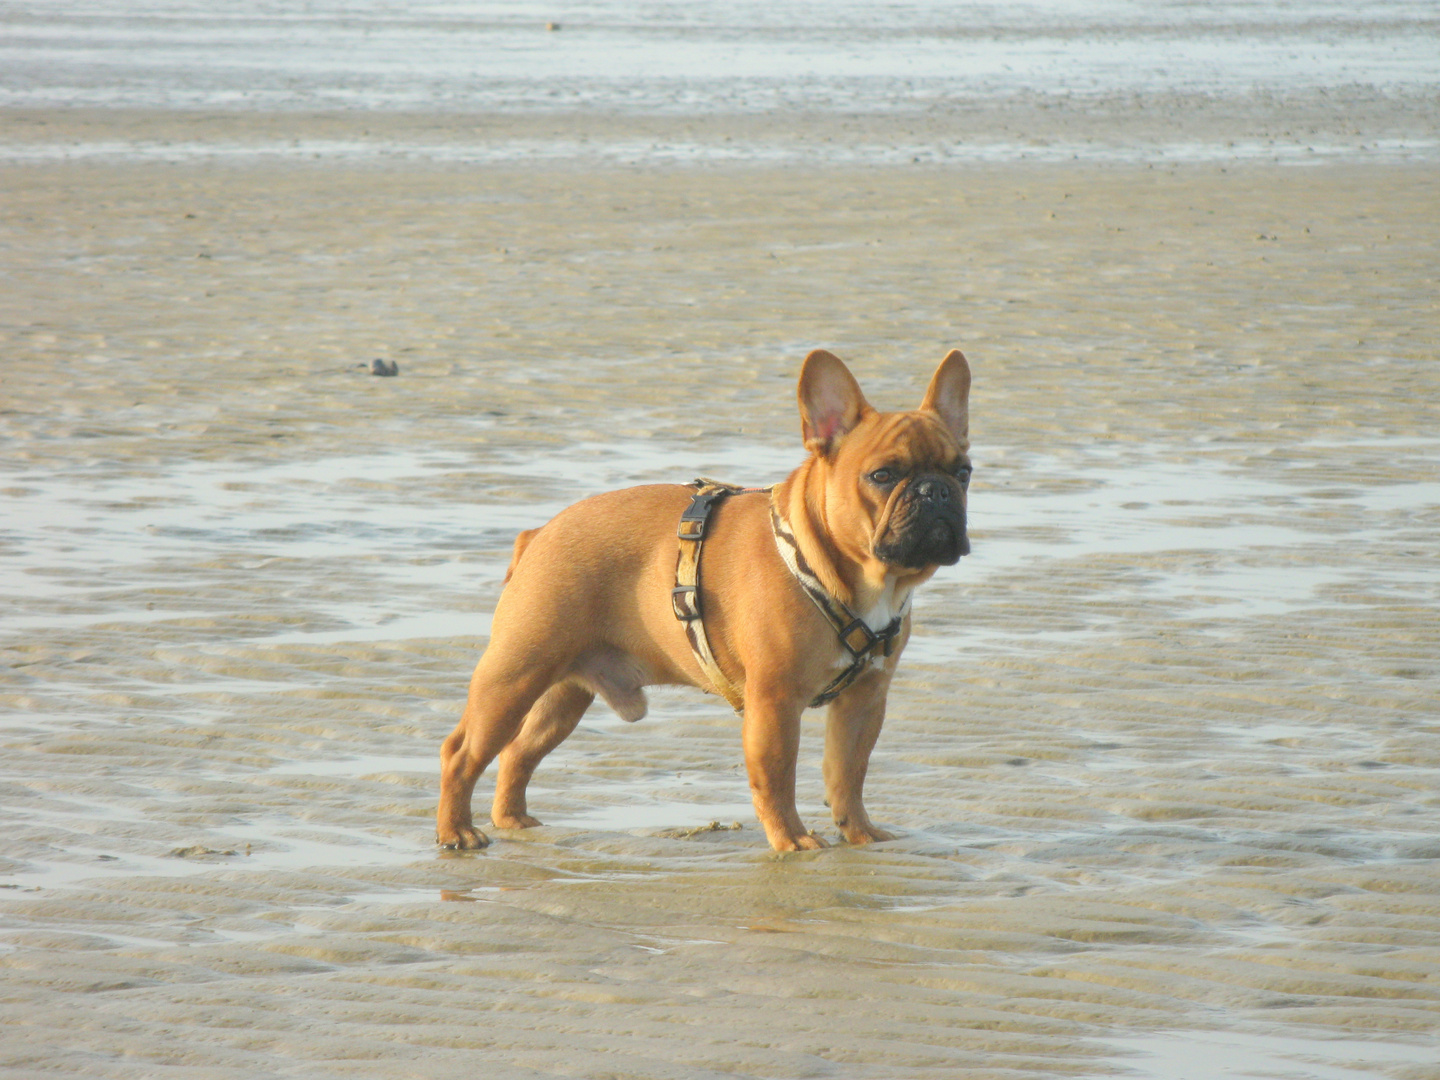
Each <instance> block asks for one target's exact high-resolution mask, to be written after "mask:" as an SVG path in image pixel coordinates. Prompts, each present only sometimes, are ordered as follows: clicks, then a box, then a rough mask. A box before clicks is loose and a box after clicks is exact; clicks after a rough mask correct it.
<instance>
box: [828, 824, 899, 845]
mask: <svg viewBox="0 0 1440 1080" xmlns="http://www.w3.org/2000/svg"><path fill="white" fill-rule="evenodd" d="M840 831H841V832H842V833H843V834H844V836H845V842H846V843H847V844H880V843H883V842H885V841H886V840H894V839H895V834H894V833H892V832H890V831H888V830H886V829H877V828H876V827H875V826H874V825H865V826H861V827H859V828H856V827H855V826H853V825H852V826H849V827H843V826H842V827H841V829H840Z"/></svg>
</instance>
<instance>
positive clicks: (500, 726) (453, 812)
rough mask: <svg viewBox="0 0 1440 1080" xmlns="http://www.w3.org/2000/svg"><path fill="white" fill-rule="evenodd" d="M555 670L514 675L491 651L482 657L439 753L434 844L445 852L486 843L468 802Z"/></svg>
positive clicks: (515, 673)
mask: <svg viewBox="0 0 1440 1080" xmlns="http://www.w3.org/2000/svg"><path fill="white" fill-rule="evenodd" d="M557 674H558V672H556V671H555V670H553V669H548V668H530V669H528V670H526V669H523V668H522V669H521V670H515V667H514V666H512V665H508V664H505V663H504V662H503V661H502V659H501V654H500V651H499V650H498V649H496V648H495V646H494V645H492V646H491V648H490V649H489V650H487V651H486V653H485V655H484V656H483V657H482V658H481V660H480V664H479V665H478V666H477V667H476V669H475V675H474V677H473V678H472V679H471V680H470V698H469V701H468V702H467V703H466V705H465V712H464V714H463V715H462V716H461V717H460V723H458V724H456V725H455V730H454V731H452V732H451V733H450V734H449V735H448V736H447V737H446V739H445V742H444V743H443V744H442V745H441V747H440V805H439V807H438V808H437V810H436V814H435V842H436V843H437V844H439V845H440V846H442V847H449V848H480V847H484V846H485V845H486V844H488V843H490V840H489V838H488V837H487V836H486V835H485V834H484V833H482V832H481V831H480V830H479V829H477V828H475V826H474V824H473V823H472V821H471V818H470V797H471V796H472V795H473V794H474V793H475V783H476V781H477V780H479V779H480V774H481V773H482V772H484V771H485V767H486V766H487V765H489V764H490V762H492V761H494V760H495V757H496V755H497V754H499V753H500V751H501V750H503V749H504V748H505V747H506V746H507V745H509V743H510V741H511V740H512V739H514V738H515V736H516V735H517V734H518V733H519V731H520V729H521V725H522V724H523V722H524V720H525V716H526V714H527V713H528V712H529V711H530V707H531V706H532V705H534V704H535V702H536V700H537V699H538V698H539V697H540V695H541V694H542V693H544V692H545V691H546V690H547V689H549V688H550V685H551V684H552V683H553V682H554V681H555V677H556V675H557Z"/></svg>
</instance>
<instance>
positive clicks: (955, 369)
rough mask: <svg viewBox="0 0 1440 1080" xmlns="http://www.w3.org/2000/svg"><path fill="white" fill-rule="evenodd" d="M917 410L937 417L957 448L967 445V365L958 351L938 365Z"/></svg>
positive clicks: (968, 394)
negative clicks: (957, 445) (953, 437)
mask: <svg viewBox="0 0 1440 1080" xmlns="http://www.w3.org/2000/svg"><path fill="white" fill-rule="evenodd" d="M920 408H922V409H928V410H930V411H931V412H933V413H938V414H939V416H940V419H941V420H943V421H945V426H946V427H948V428H949V429H950V431H951V433H952V434H953V435H954V436H955V438H957V439H959V440H960V445H961V446H969V445H970V365H969V364H968V363H966V362H965V354H964V353H962V352H961V351H960V350H959V349H951V350H950V354H949V355H948V356H946V357H945V359H944V360H941V361H940V366H939V367H938V368H936V369H935V374H934V375H932V376H931V377H930V389H928V390H926V391H925V400H924V401H922V402H920Z"/></svg>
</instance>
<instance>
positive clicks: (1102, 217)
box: [0, 115, 1440, 1080]
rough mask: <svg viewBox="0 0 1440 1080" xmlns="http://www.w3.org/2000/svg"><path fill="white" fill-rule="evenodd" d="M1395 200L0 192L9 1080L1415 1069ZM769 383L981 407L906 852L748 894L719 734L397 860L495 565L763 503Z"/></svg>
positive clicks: (1274, 194) (812, 772) (586, 740)
mask: <svg viewBox="0 0 1440 1080" xmlns="http://www.w3.org/2000/svg"><path fill="white" fill-rule="evenodd" d="M53 122H54V123H55V124H57V125H61V126H63V125H65V124H72V123H75V122H76V121H75V118H74V117H66V116H61V115H57V116H56V117H54V118H53ZM291 122H292V123H293V119H292V121H291ZM316 123H318V121H317V122H316ZM307 130H310V131H311V132H312V133H316V132H318V130H319V129H318V128H316V129H307ZM212 134H213V132H212ZM317 137H318V135H317ZM77 138H78V136H77ZM1435 190H1436V189H1435V175H1434V170H1433V167H1428V166H1419V165H1410V166H1407V165H1404V164H1396V163H1391V164H1387V165H1383V166H1381V165H1367V164H1364V163H1357V164H1353V165H1352V164H1344V163H1340V162H1334V161H1332V162H1330V163H1327V164H1325V165H1324V166H1322V167H1316V168H1297V167H1281V166H1276V165H1273V164H1270V163H1266V162H1263V161H1251V162H1240V163H1234V162H1231V163H1228V164H1227V163H1218V162H1209V163H1199V164H1190V165H1156V166H1153V167H1152V166H1147V165H1145V164H1109V165H1105V164H1094V163H1090V164H1084V165H1064V164H1058V163H1038V164H1037V163H1029V164H1027V163H1012V164H997V165H978V164H977V165H972V166H969V167H964V168H961V167H947V168H939V167H932V166H929V165H926V164H923V163H920V164H914V165H911V166H904V167H892V168H858V167H846V166H844V165H843V164H832V165H830V166H827V167H825V168H820V169H807V168H803V167H796V166H795V165H793V164H787V165H785V166H783V167H773V168H771V167H764V166H762V165H753V164H752V165H748V166H742V165H711V166H708V167H686V168H678V167H664V168H659V167H639V166H630V165H625V164H624V163H611V164H603V163H602V164H600V165H597V164H595V163H594V162H593V161H588V160H579V159H577V160H571V161H568V162H560V163H558V164H555V163H552V164H549V165H547V166H546V167H544V168H531V167H526V166H525V165H523V164H512V165H504V164H488V165H485V166H483V167H480V166H475V165H466V164H463V163H453V162H450V163H447V162H445V161H438V160H413V159H401V160H387V159H384V158H383V157H381V156H376V157H370V158H366V159H364V160H358V161H340V162H337V161H336V160H333V159H325V160H305V159H287V160H273V159H267V158H265V157H257V156H239V157H235V158H233V159H226V160H217V159H215V158H213V157H212V158H199V159H195V160H188V161H180V162H173V161H163V160H161V161H150V162H134V161H128V162H127V161H125V160H106V161H104V162H95V161H52V162H43V161H41V162H30V163H26V164H9V165H4V166H0V191H3V192H4V196H3V198H4V204H5V213H4V216H3V220H0V245H3V247H0V259H3V266H4V270H5V277H6V281H5V287H4V289H3V290H0V334H3V337H0V355H3V358H4V361H3V369H0V439H3V445H4V448H5V449H4V455H3V460H0V497H3V500H4V501H3V506H4V511H3V513H4V524H3V534H0V596H3V598H4V606H3V609H0V610H3V615H0V632H3V634H4V637H3V638H0V656H3V662H4V665H5V666H4V668H3V670H0V679H3V682H0V708H3V709H4V712H5V719H4V725H3V738H4V749H3V753H0V792H3V807H4V814H5V819H6V820H5V827H4V829H3V837H0V886H3V890H0V927H3V939H4V944H3V945H0V968H3V970H4V977H3V983H0V1018H3V1019H4V1022H5V1034H4V1037H3V1049H0V1068H4V1069H6V1070H8V1071H9V1072H10V1073H12V1074H14V1075H39V1074H44V1075H52V1074H53V1075H77V1076H79V1075H83V1076H90V1077H96V1076H99V1077H138V1076H148V1075H155V1074H156V1073H157V1072H160V1071H164V1072H165V1073H166V1074H167V1075H176V1076H195V1077H207V1078H208V1077H226V1076H236V1077H239V1076H246V1077H248V1076H256V1075H281V1074H284V1075H294V1076H322V1075H323V1076H357V1077H391V1076H410V1075H424V1076H451V1075H461V1074H464V1075H479V1076H485V1077H500V1078H504V1080H509V1078H530V1077H548V1076H583V1077H605V1076H622V1077H639V1078H663V1077H685V1078H687V1080H688V1078H696V1077H712V1076H713V1077H719V1076H732V1077H733V1076H754V1077H798V1076H833V1077H844V1078H891V1077H893V1078H906V1080H918V1078H932V1077H933V1078H940V1077H954V1076H961V1075H963V1076H965V1077H977V1078H978V1077H991V1076H994V1077H1002V1076H1003V1077H1030V1076H1033V1077H1041V1076H1059V1075H1137V1076H1151V1077H1172V1076H1173V1077H1179V1076H1201V1075H1204V1076H1214V1075H1222V1074H1224V1073H1223V1072H1222V1070H1223V1069H1225V1068H1230V1069H1231V1070H1232V1071H1231V1073H1230V1074H1231V1075H1261V1074H1264V1075H1283V1076H1295V1077H1331V1076H1357V1075H1359V1076H1390V1077H1397V1078H1404V1080H1422V1078H1433V1077H1440V1067H1437V1065H1436V1064H1435V1062H1436V1061H1437V1060H1440V1040H1437V1038H1436V1027H1437V1021H1440V874H1437V870H1436V867H1437V862H1436V859H1437V857H1440V839H1437V837H1440V799H1437V796H1436V792H1437V790H1440V709H1437V706H1436V691H1437V686H1440V631H1437V629H1436V627H1437V625H1440V619H1437V613H1440V585H1437V583H1440V576H1437V569H1440V568H1437V554H1436V547H1435V535H1436V531H1437V525H1440V455H1437V450H1440V436H1437V435H1436V433H1435V429H1434V402H1435V401H1436V399H1437V396H1440V372H1437V368H1436V365H1435V353H1434V349H1435V345H1434V343H1435V341H1436V329H1437V327H1436V307H1435V295H1436V280H1435V276H1436V264H1435V252H1436V251H1437V250H1440V216H1437V215H1436V213H1435V209H1436V204H1435V197H1434V192H1435ZM816 346H825V347H828V348H832V349H834V350H835V351H836V352H838V353H839V354H840V355H842V356H844V357H846V358H847V359H848V360H850V361H851V362H852V364H853V367H854V369H855V370H856V372H857V374H858V375H859V377H860V379H861V382H862V383H863V384H864V386H865V387H866V389H867V391H868V392H870V395H871V397H872V400H874V401H875V402H876V403H877V404H880V405H882V406H888V407H901V406H909V405H912V404H914V403H915V402H916V401H918V399H919V396H920V394H921V392H922V390H923V387H924V384H925V380H926V379H927V378H928V376H929V374H930V371H931V370H932V369H933V366H934V364H935V362H936V361H938V359H939V358H940V357H941V356H942V355H943V354H944V352H945V351H946V350H947V349H948V348H950V347H952V346H960V347H962V348H964V349H965V350H966V352H967V354H968V355H969V357H970V359H971V363H972V366H973V368H974V370H975V391H974V406H973V421H972V423H973V439H974V457H975V463H976V470H977V471H976V476H975V483H974V488H973V492H972V522H973V537H974V546H975V553H974V555H973V556H972V557H971V558H968V559H966V560H964V562H963V563H962V564H961V565H960V566H959V567H958V568H955V569H953V570H948V571H945V572H943V573H942V574H941V575H939V576H938V578H937V579H936V581H935V582H934V583H933V584H932V585H931V586H930V587H928V588H927V590H926V591H925V592H924V594H923V595H922V596H921V597H920V598H919V601H918V604H917V613H916V626H917V629H916V637H915V639H914V641H913V642H912V645H911V648H910V651H909V654H908V655H907V656H906V658H905V662H904V663H903V665H902V668H901V677H900V678H899V679H898V680H897V688H896V690H895V692H894V694H893V697H892V705H891V711H890V718H889V720H888V722H887V725H886V728H885V732H884V734H883V736H882V738H881V741H880V745H879V748H878V750H877V753H876V757H875V759H874V762H873V764H872V769H871V780H870V785H869V803H870V807H871V812H872V814H873V816H874V817H875V818H876V820H877V822H880V823H883V824H885V825H886V826H888V827H892V828H894V829H895V830H897V831H898V832H900V833H901V834H902V838H901V839H899V840H897V841H896V842H894V843H889V844H885V845H880V846H876V847H872V848H868V849H847V848H844V847H840V848H837V849H833V850H829V851H824V852H820V853H816V854H810V855H801V856H786V857H782V856H776V855H773V854H772V853H770V852H769V851H768V850H767V849H766V848H765V846H764V841H763V835H762V834H761V833H760V832H759V830H758V829H757V828H756V826H755V823H754V820H753V816H752V815H751V814H750V812H749V809H748V797H747V791H746V785H745V779H744V776H743V770H742V769H741V767H740V753H739V742H738V725H737V722H736V720H735V719H734V717H733V716H731V715H729V714H728V710H726V709H725V708H724V706H723V705H722V704H721V703H720V702H719V701H718V699H713V698H705V697H703V696H700V695H697V694H692V693H687V692H680V691H661V692H656V693H654V694H653V696H652V704H653V709H652V712H651V715H650V716H649V717H648V718H647V719H645V720H643V721H641V722H640V723H638V724H635V725H625V724H622V723H621V722H620V721H618V720H616V719H615V718H614V717H612V716H610V715H609V714H608V713H606V712H605V711H604V710H603V709H602V708H600V707H597V708H596V709H595V710H594V712H593V713H592V714H591V715H590V716H589V717H587V719H586V721H585V722H584V723H583V724H582V726H581V728H580V730H579V731H577V733H576V734H575V735H574V736H573V737H572V738H571V739H570V740H569V741H568V742H567V743H565V744H564V746H562V747H561V748H560V749H559V750H558V751H556V752H555V754H553V755H552V757H551V758H550V759H549V760H548V761H547V762H546V764H545V765H544V766H542V769H541V771H540V772H539V773H538V774H537V777H536V781H535V783H534V784H533V785H532V788H531V808H532V812H534V813H536V814H537V816H539V817H540V818H541V819H542V820H544V821H546V822H547V825H546V827H544V828H542V829H537V830H531V831H528V832H524V833H506V832H497V833H495V834H494V835H495V840H496V842H495V844H494V845H493V846H492V847H491V848H490V849H488V850H487V851H484V852H480V853H474V854H456V853H437V852H435V851H434V850H433V849H432V848H431V846H430V838H431V835H432V832H433V820H432V819H433V813H434V806H435V791H436V782H437V776H436V773H437V754H438V746H439V741H440V739H441V738H442V737H443V735H444V734H445V733H446V732H448V730H449V729H450V727H451V726H452V724H453V723H454V719H455V717H456V715H457V714H458V710H459V707H460V704H461V701H462V698H463V694H464V689H465V684H466V681H467V679H468V676H469V672H470V669H471V667H472V666H473V663H474V660H475V658H476V656H477V655H478V652H479V650H480V649H481V648H483V645H484V640H485V633H486V628H487V620H488V612H489V611H490V610H492V608H493V605H494V602H495V598H496V596H497V595H498V591H499V588H500V580H501V576H502V575H503V572H504V567H505V560H506V558H507V556H508V551H509V544H510V541H511V539H512V538H513V535H514V533H515V532H516V531H517V530H518V529H520V528H524V527H527V526H530V525H533V524H537V523H539V522H541V521H543V520H545V519H546V518H547V517H548V516H549V515H550V514H551V513H553V512H554V511H555V510H556V509H558V508H559V507H561V506H563V505H565V504H566V503H568V502H570V501H573V500H574V499H577V498H579V497H581V496H583V495H585V494H588V493H590V492H593V491H598V490H603V489H605V488H609V487H614V486H620V485H623V484H626V483H634V482H640V481H646V480H652V479H676V480H685V479H688V478H689V477H691V476H693V475H697V474H701V473H707V474H712V475H721V476H724V477H726V478H730V479H734V480H737V481H744V482H754V483H763V482H769V481H772V480H774V479H776V478H778V477H779V476H781V475H783V474H784V472H785V471H786V470H787V469H788V468H790V467H791V466H793V464H794V463H795V462H796V461H798V458H799V453H800V451H799V440H798V434H797V427H798V425H797V422H796V420H795V418H794V414H793V380H794V375H795V371H796V369H797V365H798V363H799V360H800V358H801V357H802V356H803V355H804V353H805V352H806V351H807V350H808V349H810V348H812V347H816ZM376 357H384V358H387V359H391V360H395V361H397V362H398V363H399V365H400V375H399V376H398V377H397V378H393V379H382V378H375V377H373V376H371V375H370V374H369V373H368V369H369V367H370V362H371V360H372V359H374V358H376ZM820 733H821V721H820V719H819V716H818V714H810V715H809V716H808V717H807V721H806V730H805V735H804V746H803V751H802V760H801V772H800V804H801V812H802V815H804V816H805V818H806V820H807V822H809V823H811V824H812V826H814V827H816V828H817V829H818V830H819V831H820V832H821V834H822V835H826V836H828V837H829V838H831V839H832V840H833V839H835V832H834V829H833V828H832V827H830V826H829V823H828V820H827V817H826V814H825V810H824V807H823V806H822V805H821V802H820V800H821V785H820V778H819V766H818V761H819V752H820V746H821V739H820ZM486 790H488V788H487V786H486V782H485V781H482V792H481V795H480V796H479V798H478V799H477V802H478V804H480V805H484V803H485V802H486V798H485V794H484V792H485V791H486ZM712 821H714V822H717V823H718V824H719V825H722V826H729V825H730V824H731V823H732V822H739V824H740V826H741V827H740V828H739V829H732V828H728V827H726V828H716V829H706V828H701V829H700V831H696V829H697V827H704V826H707V825H708V824H709V823H710V822H712ZM1197 1067H1199V1068H1202V1071H1200V1072H1196V1071H1194V1070H1195V1069H1196V1068H1197ZM1347 1069H1348V1070H1353V1071H1346V1070H1347Z"/></svg>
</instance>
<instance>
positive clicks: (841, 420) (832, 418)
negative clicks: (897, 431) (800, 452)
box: [797, 349, 875, 456]
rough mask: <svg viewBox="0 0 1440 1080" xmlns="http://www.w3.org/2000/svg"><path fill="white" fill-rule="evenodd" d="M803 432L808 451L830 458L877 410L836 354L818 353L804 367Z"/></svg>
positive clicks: (801, 422) (801, 413) (801, 399)
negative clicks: (846, 437)
mask: <svg viewBox="0 0 1440 1080" xmlns="http://www.w3.org/2000/svg"><path fill="white" fill-rule="evenodd" d="M797 397H799V399H800V430H801V432H802V433H803V434H804V436H805V449H806V450H809V451H810V452H811V453H815V454H820V455H822V456H826V455H828V454H829V453H830V452H831V451H832V450H833V449H834V448H835V444H836V443H838V442H839V441H840V439H841V437H843V436H844V435H845V433H846V432H848V431H850V430H851V429H852V428H853V427H854V426H855V425H856V424H858V423H859V422H860V421H861V420H862V419H864V418H865V416H867V415H868V414H870V413H872V412H874V411H875V410H874V409H872V408H871V407H870V403H869V402H868V401H866V400H865V395H864V394H862V393H861V392H860V384H859V383H857V382H856V381H855V376H854V375H851V374H850V369H849V368H847V367H846V366H845V362H844V361H843V360H841V359H840V358H839V357H838V356H836V355H835V354H834V353H831V352H826V351H825V350H824V349H816V350H815V351H814V352H812V353H811V354H810V355H809V356H807V357H805V363H804V364H803V365H801V367H800V386H799V390H798V391H797Z"/></svg>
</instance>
